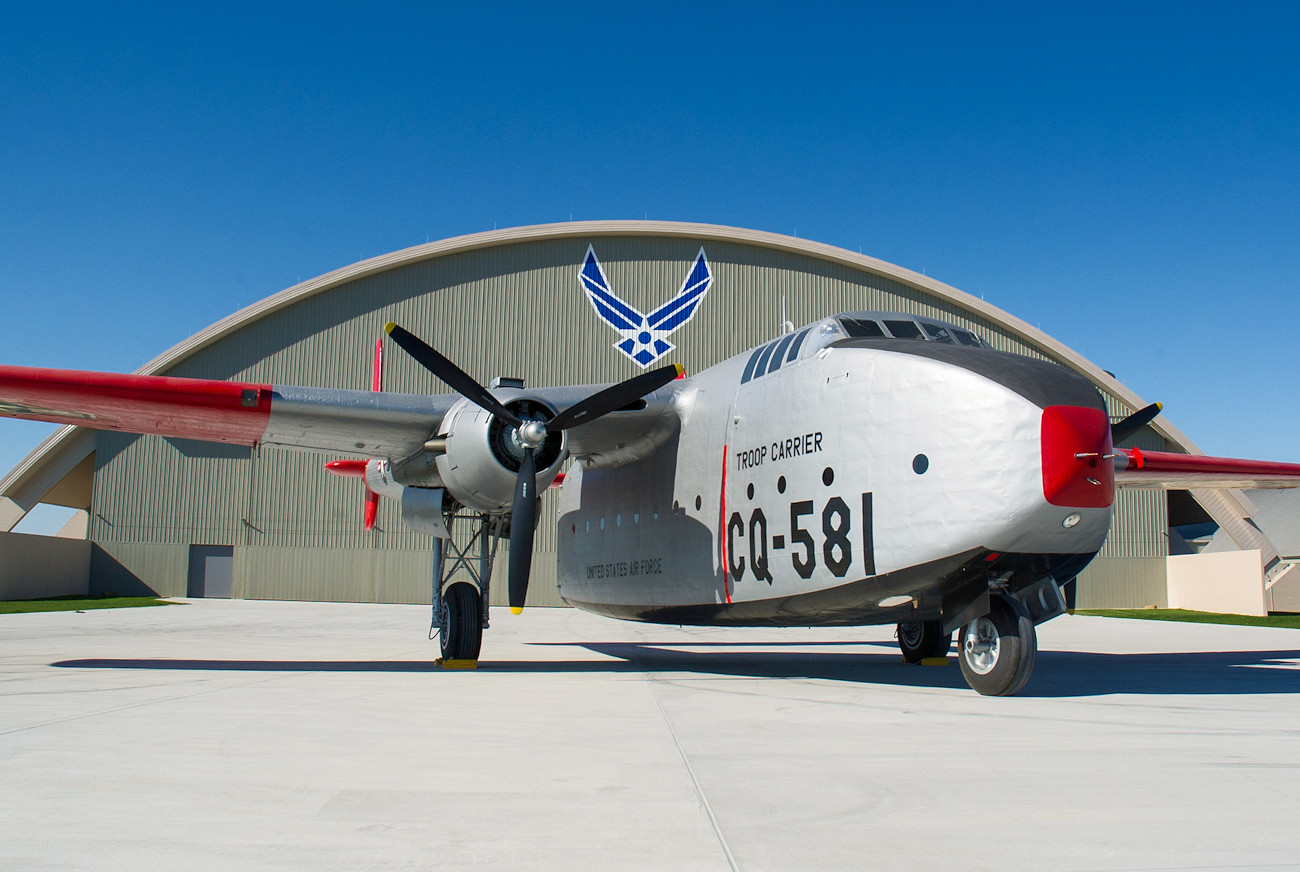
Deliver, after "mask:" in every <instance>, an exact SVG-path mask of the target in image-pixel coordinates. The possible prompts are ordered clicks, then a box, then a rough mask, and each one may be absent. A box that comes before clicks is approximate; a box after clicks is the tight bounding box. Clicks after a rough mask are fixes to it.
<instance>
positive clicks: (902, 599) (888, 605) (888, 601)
mask: <svg viewBox="0 0 1300 872" xmlns="http://www.w3.org/2000/svg"><path fill="white" fill-rule="evenodd" d="M911 601H912V598H911V597H910V596H887V597H885V598H884V599H882V600H881V601H880V602H878V603H876V605H878V606H880V607H881V608H882V609H892V608H893V607H894V606H905V605H907V604H908V603H910V602H911Z"/></svg>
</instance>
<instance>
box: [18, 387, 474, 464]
mask: <svg viewBox="0 0 1300 872" xmlns="http://www.w3.org/2000/svg"><path fill="white" fill-rule="evenodd" d="M456 400H457V397H456V396H455V395H452V394H444V395H437V396H423V395H416V394H394V393H377V392H373V391H347V390H331V389H325V388H304V387H293V386H286V385H269V384H253V383H249V382H227V381H210V380H207V379H189V378H171V377H167V376H152V375H118V374H115V373H98V372H79V371H76V370H63V369H38V368H32V367H22V366H0V416H5V417H9V418H25V419H28V420H33V421H50V422H52V423H55V424H75V425H77V426H81V427H90V428H92V429H96V430H121V431H124V432H128V433H152V434H155V435H159V436H172V437H178V438H183V439H199V440H203V441H206V442H227V443H233V444H238V445H283V446H286V447H291V448H305V449H316V450H321V451H330V452H338V453H341V454H355V455H361V456H363V457H389V458H403V457H409V456H410V455H411V454H413V453H415V452H416V451H418V450H419V449H420V448H421V447H422V446H423V445H424V442H425V441H426V440H427V439H428V438H429V436H430V435H431V434H433V433H434V432H435V431H436V429H437V427H438V425H439V423H440V422H441V421H442V417H443V415H444V414H445V413H446V411H447V409H448V408H449V407H450V406H451V404H452V403H454V402H455V401H456Z"/></svg>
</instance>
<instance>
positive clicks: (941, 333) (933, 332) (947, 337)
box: [921, 321, 957, 345]
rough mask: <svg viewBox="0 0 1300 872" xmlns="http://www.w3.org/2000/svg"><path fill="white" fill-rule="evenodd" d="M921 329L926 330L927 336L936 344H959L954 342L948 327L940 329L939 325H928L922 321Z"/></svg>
mask: <svg viewBox="0 0 1300 872" xmlns="http://www.w3.org/2000/svg"><path fill="white" fill-rule="evenodd" d="M921 328H922V329H923V330H925V335H926V336H929V337H930V338H931V339H933V340H934V341H935V342H944V343H947V344H948V345H956V344H957V343H956V342H955V341H954V340H953V338H952V334H951V333H949V332H948V328H947V327H940V326H939V325H938V324H927V323H926V322H924V321H922V322H921Z"/></svg>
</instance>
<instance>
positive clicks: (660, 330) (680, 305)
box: [578, 245, 713, 369]
mask: <svg viewBox="0 0 1300 872" xmlns="http://www.w3.org/2000/svg"><path fill="white" fill-rule="evenodd" d="M578 279H579V280H580V281H581V282H582V287H583V288H584V289H585V290H586V292H587V299H589V300H591V305H592V306H593V307H594V308H595V310H596V314H597V315H599V316H600V318H601V320H603V321H604V322H605V323H606V324H608V325H609V326H611V327H613V328H614V329H615V330H617V331H618V332H619V335H621V336H622V337H623V338H622V339H620V340H619V341H618V342H615V343H614V347H615V348H617V349H618V350H619V351H621V352H623V353H624V354H626V355H627V356H628V357H630V358H632V360H634V361H635V362H636V364H637V365H638V366H640V367H641V368H642V369H645V368H646V367H647V366H649V365H650V364H652V363H654V362H655V361H656V360H658V359H659V358H661V357H663V356H664V355H665V354H667V353H668V352H670V351H672V350H673V349H674V348H676V347H677V346H675V345H673V344H672V343H671V342H669V341H668V336H669V335H670V334H672V332H673V331H674V330H676V329H677V328H678V327H681V326H682V325H683V324H685V323H686V322H687V321H689V320H691V318H692V317H694V315H695V310H696V309H697V308H699V305H700V302H701V301H702V300H703V299H704V295H705V294H707V293H708V292H709V285H711V284H712V283H713V274H712V273H711V272H709V261H708V258H706V257H705V256H704V249H703V248H701V249H700V253H699V256H697V257H696V258H695V265H694V266H693V267H691V270H690V272H688V273H687V274H686V280H685V281H683V282H682V289H681V290H680V291H678V292H677V296H675V297H673V298H672V299H671V300H669V301H668V302H667V303H664V304H663V305H662V306H660V307H659V308H658V309H655V310H654V311H653V312H651V313H650V314H649V315H642V314H641V313H640V312H638V311H637V310H636V309H635V308H633V307H632V306H630V305H628V304H627V303H625V302H624V301H623V300H621V299H619V298H618V296H617V295H615V293H614V292H613V291H611V290H610V289H609V281H608V280H606V278H605V271H604V270H602V269H601V268H600V261H598V260H596V250H595V248H593V247H592V246H590V245H589V246H587V259H586V261H584V262H583V264H582V270H581V271H580V272H579V273H578Z"/></svg>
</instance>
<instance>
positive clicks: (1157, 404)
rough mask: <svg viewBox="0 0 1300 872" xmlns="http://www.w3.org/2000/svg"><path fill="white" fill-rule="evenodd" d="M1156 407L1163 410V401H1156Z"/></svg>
mask: <svg viewBox="0 0 1300 872" xmlns="http://www.w3.org/2000/svg"><path fill="white" fill-rule="evenodd" d="M1156 408H1157V409H1159V410H1160V411H1162V412H1163V411H1164V410H1165V404H1164V403H1156Z"/></svg>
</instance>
